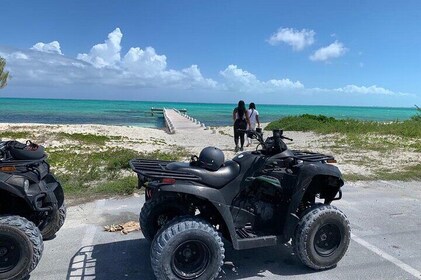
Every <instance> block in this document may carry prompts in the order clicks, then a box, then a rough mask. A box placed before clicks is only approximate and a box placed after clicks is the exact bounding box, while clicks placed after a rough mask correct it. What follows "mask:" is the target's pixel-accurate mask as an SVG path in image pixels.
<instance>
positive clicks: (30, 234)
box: [0, 216, 44, 280]
mask: <svg viewBox="0 0 421 280" xmlns="http://www.w3.org/2000/svg"><path fill="white" fill-rule="evenodd" d="M43 250H44V243H43V241H42V235H41V232H40V231H39V229H38V228H37V227H36V226H35V224H34V223H32V222H30V221H28V220H27V219H25V218H23V217H20V216H2V217H0V279H4V280H6V279H7V280H19V279H23V278H25V277H26V276H28V275H29V273H30V272H31V271H32V270H34V269H35V267H36V266H37V265H38V262H39V260H40V259H41V255H42V251H43Z"/></svg>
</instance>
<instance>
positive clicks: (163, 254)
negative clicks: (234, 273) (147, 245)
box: [151, 217, 225, 280]
mask: <svg viewBox="0 0 421 280" xmlns="http://www.w3.org/2000/svg"><path fill="white" fill-rule="evenodd" d="M224 253H225V249H224V243H222V240H221V237H220V236H219V234H218V232H217V231H216V230H215V228H214V227H213V226H212V225H210V224H209V223H207V222H206V221H204V220H202V219H200V218H196V217H182V218H177V219H175V220H173V221H172V222H171V223H169V224H167V225H166V226H165V227H164V228H162V229H161V230H160V231H159V233H158V234H157V235H156V236H155V239H154V240H153V243H152V247H151V265H152V269H153V271H154V274H155V277H156V278H157V279H158V280H186V279H197V280H212V279H215V278H216V277H217V276H218V274H219V272H220V271H221V266H222V264H223V261H224V258H225V255H224Z"/></svg>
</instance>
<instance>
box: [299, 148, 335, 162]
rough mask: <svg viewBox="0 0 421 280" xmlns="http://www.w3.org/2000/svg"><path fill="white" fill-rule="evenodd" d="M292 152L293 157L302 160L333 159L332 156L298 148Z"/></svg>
mask: <svg viewBox="0 0 421 280" xmlns="http://www.w3.org/2000/svg"><path fill="white" fill-rule="evenodd" d="M292 152H293V153H294V157H295V158H296V159H299V160H302V161H309V162H317V161H328V160H335V158H334V157H333V156H329V155H325V154H320V153H313V152H306V151H298V150H293V151H292Z"/></svg>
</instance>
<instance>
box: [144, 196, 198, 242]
mask: <svg viewBox="0 0 421 280" xmlns="http://www.w3.org/2000/svg"><path fill="white" fill-rule="evenodd" d="M186 204H187V202H184V201H180V200H179V199H177V198H176V197H166V196H161V197H158V198H152V199H149V200H147V201H146V202H145V203H144V204H143V207H142V210H141V211H140V216H139V224H140V229H141V230H142V233H143V235H144V236H145V238H146V239H147V240H148V241H150V242H152V240H153V238H154V237H155V235H156V233H157V232H158V230H159V229H160V228H161V227H162V226H163V225H165V224H166V223H168V222H170V221H171V220H172V219H174V218H175V217H177V216H185V215H188V214H192V213H190V211H189V209H188V208H189V205H186ZM193 214H194V213H193Z"/></svg>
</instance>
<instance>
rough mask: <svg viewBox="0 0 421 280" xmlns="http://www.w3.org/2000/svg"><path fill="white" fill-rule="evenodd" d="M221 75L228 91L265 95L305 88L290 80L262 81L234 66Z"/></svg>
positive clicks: (230, 66) (299, 83)
mask: <svg viewBox="0 0 421 280" xmlns="http://www.w3.org/2000/svg"><path fill="white" fill-rule="evenodd" d="M220 74H221V75H222V77H223V78H224V80H225V86H226V87H227V88H228V89H230V90H235V91H240V92H254V93H265V92H278V91H286V90H293V89H301V88H304V85H303V84H302V83H301V82H299V81H296V82H293V81H291V80H289V79H281V80H269V81H260V80H258V79H257V77H256V76H255V75H254V74H252V73H250V72H248V71H246V70H243V69H241V68H238V67H237V65H232V64H231V65H229V66H228V67H227V68H225V70H223V71H221V72H220Z"/></svg>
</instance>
